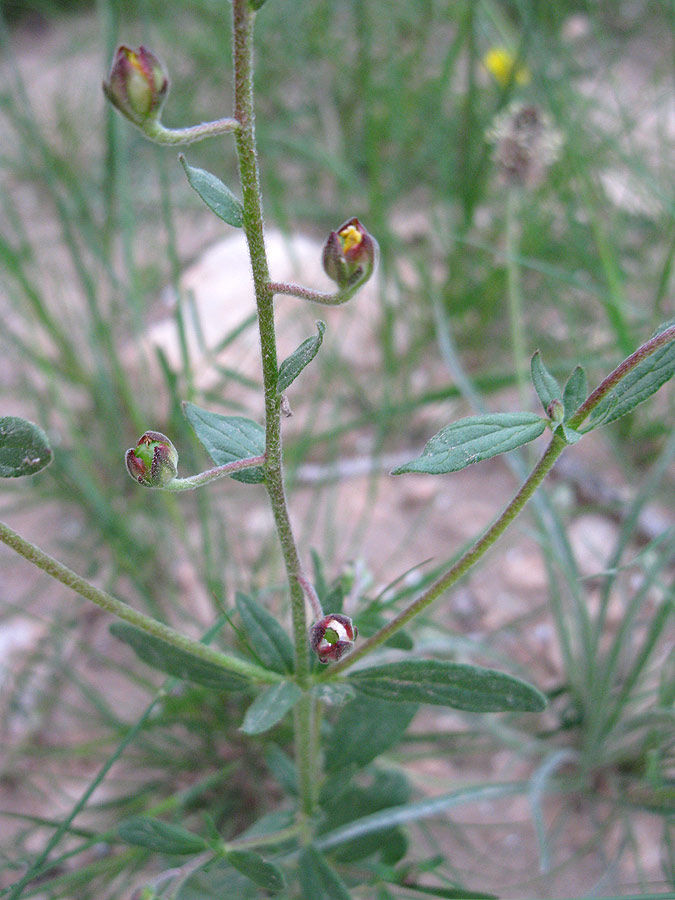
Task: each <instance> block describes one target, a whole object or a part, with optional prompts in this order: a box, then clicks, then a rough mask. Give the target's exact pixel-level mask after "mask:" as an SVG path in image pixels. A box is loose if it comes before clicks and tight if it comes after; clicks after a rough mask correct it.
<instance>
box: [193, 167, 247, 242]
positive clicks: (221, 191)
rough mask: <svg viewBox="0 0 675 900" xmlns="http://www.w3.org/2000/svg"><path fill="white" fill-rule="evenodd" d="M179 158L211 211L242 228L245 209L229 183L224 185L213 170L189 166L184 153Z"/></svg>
mask: <svg viewBox="0 0 675 900" xmlns="http://www.w3.org/2000/svg"><path fill="white" fill-rule="evenodd" d="M178 159H179V160H180V163H181V165H182V166H183V169H184V170H185V174H186V175H187V179H188V181H189V182H190V186H191V187H193V188H194V189H195V191H197V193H198V194H199V196H200V197H201V198H202V200H203V201H204V203H206V205H207V206H208V208H209V209H210V210H211V212H213V213H215V214H216V215H217V216H218V218H219V219H222V221H223V222H226V223H227V224H228V225H232V226H233V227H234V228H241V227H242V226H243V224H244V209H243V207H242V205H241V203H240V202H239V201H238V200H237V198H236V197H235V196H234V194H233V193H232V191H231V190H230V189H229V188H228V187H227V185H224V184H223V182H222V181H221V180H220V178H216V176H215V175H212V174H211V172H206V171H204V169H195V168H194V167H193V166H189V165H188V163H187V160H186V159H185V157H184V156H183V154H182V153H181V154H180V155H179V157H178Z"/></svg>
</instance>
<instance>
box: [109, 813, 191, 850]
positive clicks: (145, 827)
mask: <svg viewBox="0 0 675 900" xmlns="http://www.w3.org/2000/svg"><path fill="white" fill-rule="evenodd" d="M117 833H118V834H119V836H120V837H121V838H122V840H123V841H126V842H127V844H134V846H136V847H145V848H146V849H148V850H154V851H155V852H156V853H166V854H168V855H183V854H188V853H190V854H192V853H201V852H202V851H203V850H207V849H208V847H209V845H208V843H207V842H206V841H205V840H204V839H203V838H201V837H199V835H198V834H193V833H192V832H191V831H186V829H185V828H181V827H180V825H169V824H167V823H166V822H161V821H160V820H159V819H152V818H150V817H149V816H136V817H135V818H133V819H129V820H127V821H126V822H123V823H122V825H120V826H119V828H118V829H117Z"/></svg>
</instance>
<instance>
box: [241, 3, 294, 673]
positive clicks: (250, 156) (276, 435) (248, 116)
mask: <svg viewBox="0 0 675 900" xmlns="http://www.w3.org/2000/svg"><path fill="white" fill-rule="evenodd" d="M254 18H255V14H254V13H253V11H252V10H251V8H250V5H249V3H248V0H233V2H232V21H233V54H234V114H235V118H236V119H237V121H238V123H239V128H238V129H237V131H236V132H235V137H236V142H237V157H238V160H239V175H240V179H241V187H242V194H243V201H244V202H243V206H244V231H245V233H246V240H247V242H248V248H249V254H250V257H251V267H252V269H253V283H254V287H255V296H256V304H257V308H258V331H259V334H260V347H261V353H262V370H263V383H264V390H265V456H266V460H267V461H266V463H265V484H266V486H267V493H268V495H269V498H270V503H271V506H272V511H273V513H274V520H275V523H276V528H277V534H278V536H279V542H280V544H281V550H282V553H283V557H284V563H285V565H286V572H287V575H288V582H289V587H290V594H291V610H292V614H293V636H294V642H295V655H296V675H297V677H298V681H299V683H300V684H304V683H306V682H307V677H308V674H309V645H308V641H307V620H306V615H305V598H304V592H303V589H302V586H301V584H300V582H299V580H298V576H300V577H302V567H301V565H300V559H299V556H298V551H297V547H296V544H295V539H294V537H293V530H292V528H291V522H290V519H289V516H288V507H287V505H286V495H285V490H284V482H283V471H282V455H281V398H280V396H279V394H278V392H277V378H278V363H277V345H276V331H275V326H274V302H273V300H274V295H273V293H272V291H271V290H270V287H269V280H270V276H269V267H268V264H267V253H266V250H265V240H264V234H263V213H262V202H261V192H260V175H259V171H258V155H257V151H256V143H255V122H254V107H253V22H254Z"/></svg>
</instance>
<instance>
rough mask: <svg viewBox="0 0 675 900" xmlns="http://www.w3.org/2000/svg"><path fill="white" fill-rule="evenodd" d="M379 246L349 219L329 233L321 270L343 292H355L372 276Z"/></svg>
mask: <svg viewBox="0 0 675 900" xmlns="http://www.w3.org/2000/svg"><path fill="white" fill-rule="evenodd" d="M378 253H379V247H378V245H377V241H376V240H375V238H374V237H373V236H372V235H371V234H369V233H368V232H367V231H366V229H365V228H364V227H363V225H362V224H361V223H360V222H359V220H358V219H349V220H348V221H347V222H344V223H343V224H342V225H341V226H340V227H339V228H338V230H337V231H331V233H330V234H329V235H328V239H327V241H326V243H325V244H324V248H323V267H324V270H325V272H326V274H327V275H328V277H329V278H332V279H333V281H334V282H335V283H336V284H337V286H338V287H339V288H340V289H341V290H343V289H355V288H357V287H359V286H360V285H362V284H364V283H365V282H366V281H367V280H368V279H369V278H370V276H371V275H372V274H373V270H374V269H375V264H376V263H377V257H378Z"/></svg>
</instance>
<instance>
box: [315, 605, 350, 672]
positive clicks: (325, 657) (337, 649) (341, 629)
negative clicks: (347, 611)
mask: <svg viewBox="0 0 675 900" xmlns="http://www.w3.org/2000/svg"><path fill="white" fill-rule="evenodd" d="M358 633H359V631H358V628H357V627H356V625H354V623H353V622H352V620H351V619H350V618H349V616H343V615H341V614H340V613H331V614H330V615H328V616H324V617H323V619H319V621H318V622H315V623H314V625H312V627H311V629H310V632H309V643H310V645H311V647H312V650H314V652H315V653H316V654H317V656H318V657H319V661H320V662H322V663H327V662H329V661H330V660H333V661H336V660H338V659H340V658H341V657H342V656H344V655H345V653H348V652H349V651H350V650H351V649H352V647H353V646H354V641H355V640H356V638H357V636H358Z"/></svg>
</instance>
